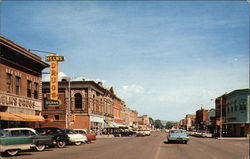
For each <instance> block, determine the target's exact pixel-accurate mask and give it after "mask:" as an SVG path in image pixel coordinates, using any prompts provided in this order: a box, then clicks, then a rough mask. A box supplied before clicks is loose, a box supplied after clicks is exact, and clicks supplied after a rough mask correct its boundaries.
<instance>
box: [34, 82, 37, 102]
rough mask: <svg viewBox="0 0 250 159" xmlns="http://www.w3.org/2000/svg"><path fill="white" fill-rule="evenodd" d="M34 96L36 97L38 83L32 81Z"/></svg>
mask: <svg viewBox="0 0 250 159" xmlns="http://www.w3.org/2000/svg"><path fill="white" fill-rule="evenodd" d="M34 98H35V99H38V83H36V82H35V83H34Z"/></svg>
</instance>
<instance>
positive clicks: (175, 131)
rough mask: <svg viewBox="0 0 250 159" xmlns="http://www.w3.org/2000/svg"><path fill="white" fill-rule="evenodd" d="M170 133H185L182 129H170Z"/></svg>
mask: <svg viewBox="0 0 250 159" xmlns="http://www.w3.org/2000/svg"><path fill="white" fill-rule="evenodd" d="M170 133H185V131H184V130H171V131H170Z"/></svg>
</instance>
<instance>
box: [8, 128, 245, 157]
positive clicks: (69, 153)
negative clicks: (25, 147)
mask: <svg viewBox="0 0 250 159" xmlns="http://www.w3.org/2000/svg"><path fill="white" fill-rule="evenodd" d="M165 135H166V134H165V133H163V132H155V133H152V135H151V136H148V137H134V136H133V137H119V138H100V139H98V140H97V141H96V143H92V144H85V145H81V146H67V147H66V148H63V149H58V148H50V149H47V150H46V152H24V153H20V155H19V156H15V157H5V158H14V159H79V158H84V159H248V157H247V156H248V141H247V140H218V139H210V138H195V137H190V138H191V140H190V142H189V143H188V144H164V143H163V140H164V139H165Z"/></svg>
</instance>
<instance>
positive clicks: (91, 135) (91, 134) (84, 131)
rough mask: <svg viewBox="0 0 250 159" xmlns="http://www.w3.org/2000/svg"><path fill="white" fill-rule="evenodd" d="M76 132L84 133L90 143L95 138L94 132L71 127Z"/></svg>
mask: <svg viewBox="0 0 250 159" xmlns="http://www.w3.org/2000/svg"><path fill="white" fill-rule="evenodd" d="M73 130H74V131H75V132H77V133H78V134H82V135H85V136H86V137H87V142H88V143H90V142H92V141H94V140H96V134H94V133H87V131H86V130H85V129H73Z"/></svg>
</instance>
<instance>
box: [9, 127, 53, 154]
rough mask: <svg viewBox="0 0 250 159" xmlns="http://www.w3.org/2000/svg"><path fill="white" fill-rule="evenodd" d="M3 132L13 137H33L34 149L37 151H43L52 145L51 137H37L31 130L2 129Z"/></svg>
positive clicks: (34, 131)
mask: <svg viewBox="0 0 250 159" xmlns="http://www.w3.org/2000/svg"><path fill="white" fill-rule="evenodd" d="M4 131H6V132H8V133H10V134H11V135H15V136H30V137H33V143H34V144H35V145H36V147H35V149H36V150H37V151H43V150H44V149H45V148H46V146H47V145H50V144H52V142H53V138H52V137H53V136H44V135H39V134H38V133H37V132H36V130H34V129H32V128H9V129H4Z"/></svg>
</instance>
